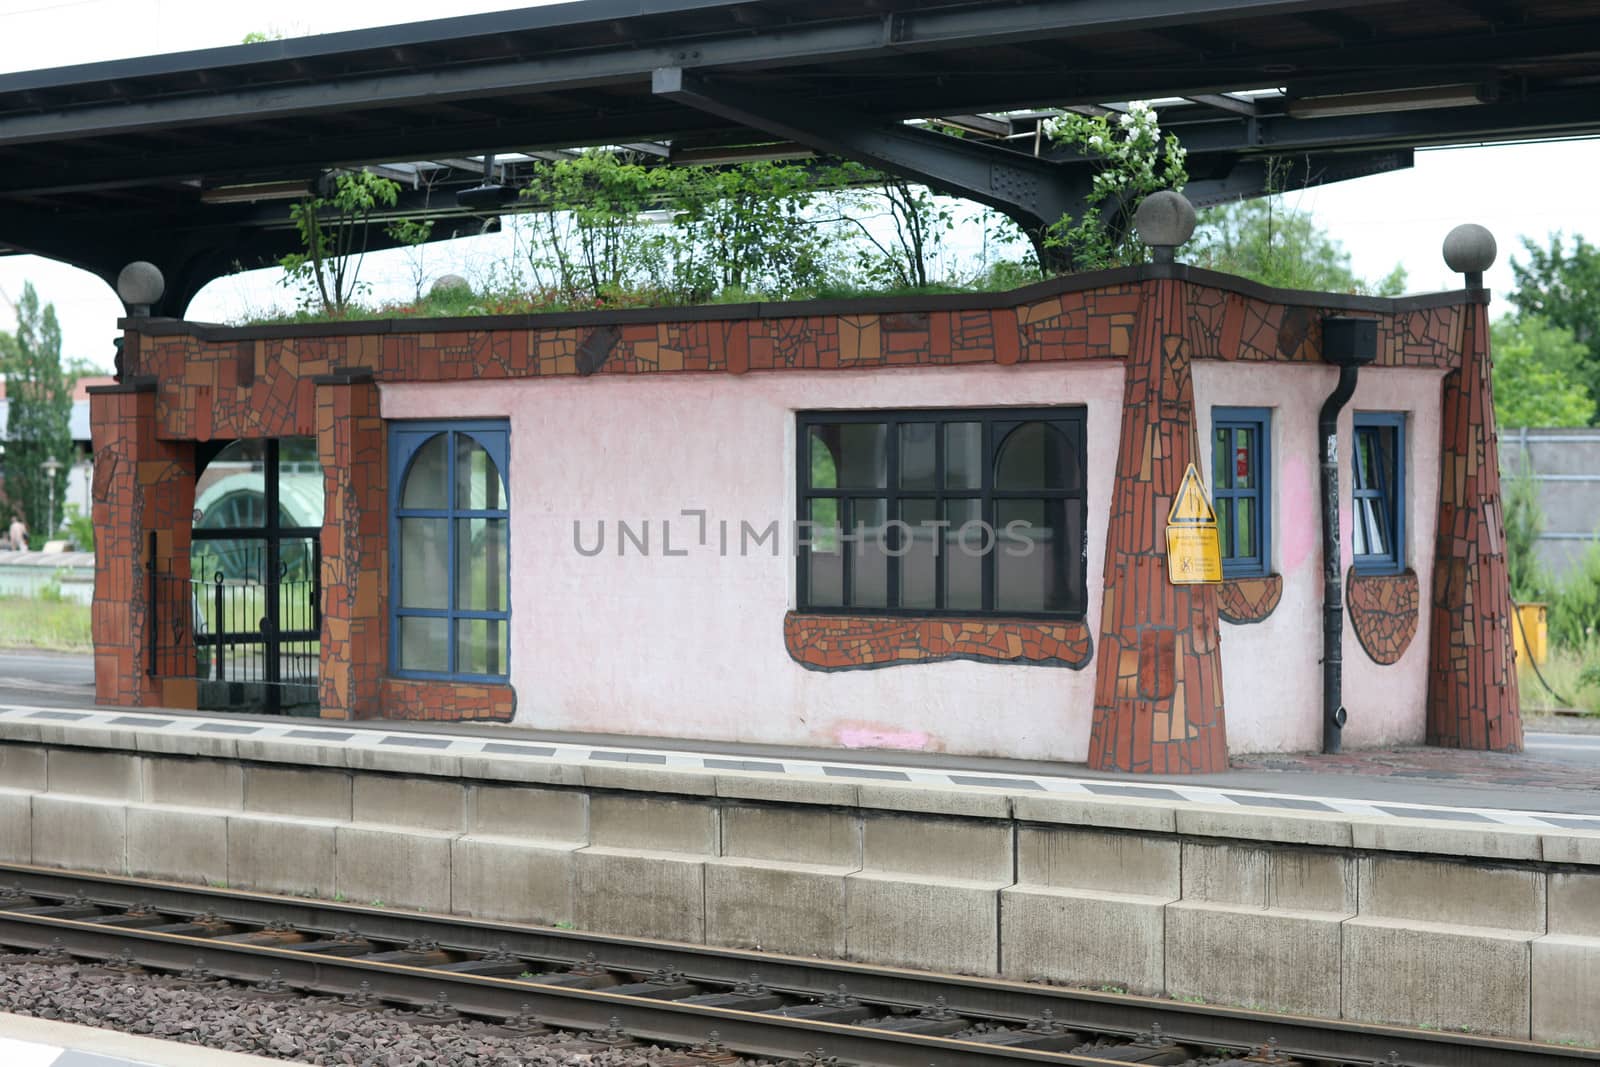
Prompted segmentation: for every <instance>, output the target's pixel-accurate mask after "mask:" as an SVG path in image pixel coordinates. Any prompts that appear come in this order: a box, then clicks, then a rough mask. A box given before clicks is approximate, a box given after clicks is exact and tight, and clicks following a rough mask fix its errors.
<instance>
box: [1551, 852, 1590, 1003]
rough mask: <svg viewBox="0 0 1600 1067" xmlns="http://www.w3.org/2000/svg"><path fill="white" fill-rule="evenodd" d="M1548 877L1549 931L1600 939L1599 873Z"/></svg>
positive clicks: (1564, 874)
mask: <svg viewBox="0 0 1600 1067" xmlns="http://www.w3.org/2000/svg"><path fill="white" fill-rule="evenodd" d="M1548 878H1549V881H1548V882H1547V888H1546V891H1547V893H1548V894H1549V898H1548V899H1549V909H1548V910H1547V911H1546V913H1545V914H1546V916H1547V917H1548V921H1549V930H1550V932H1551V933H1552V934H1576V935H1578V936H1580V937H1600V874H1589V873H1587V872H1579V873H1563V872H1559V871H1552V872H1550V874H1549V875H1548ZM1597 992H1600V991H1597ZM1595 1003H1596V1004H1600V999H1596V1001H1595Z"/></svg>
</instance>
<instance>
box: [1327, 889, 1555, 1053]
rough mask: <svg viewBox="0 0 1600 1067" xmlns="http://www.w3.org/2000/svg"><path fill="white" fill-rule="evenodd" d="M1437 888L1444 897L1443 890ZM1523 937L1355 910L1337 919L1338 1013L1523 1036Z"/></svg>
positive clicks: (1527, 955)
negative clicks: (1340, 935) (1340, 924)
mask: <svg viewBox="0 0 1600 1067" xmlns="http://www.w3.org/2000/svg"><path fill="white" fill-rule="evenodd" d="M1440 894H1441V896H1443V897H1445V898H1446V899H1448V896H1449V893H1448V890H1445V889H1441V890H1440ZM1364 900H1365V895H1364V894H1363V902H1364ZM1531 940H1532V938H1531V936H1530V935H1528V934H1522V933H1517V932H1514V931H1509V930H1495V929H1490V928H1487V927H1482V926H1450V925H1447V924H1443V923H1429V924H1426V925H1420V924H1415V923H1410V922H1406V921H1404V920H1395V919H1380V918H1369V917H1368V916H1366V915H1358V916H1356V917H1355V918H1354V919H1349V920H1347V921H1346V922H1345V924H1344V948H1343V953H1342V955H1343V960H1342V973H1343V975H1344V1017H1345V1018H1347V1019H1353V1020H1355V1021H1357V1022H1371V1023H1397V1024H1402V1025H1405V1026H1423V1027H1432V1028H1435V1029H1440V1030H1461V1029H1471V1030H1472V1031H1473V1032H1475V1033H1480V1034H1493V1035H1499V1036H1506V1037H1523V1038H1525V1037H1527V1036H1528V1035H1529V1032H1530V1031H1529V1012H1528V999H1529V991H1530V986H1531V982H1532V973H1531V952H1530V947H1529V942H1530V941H1531Z"/></svg>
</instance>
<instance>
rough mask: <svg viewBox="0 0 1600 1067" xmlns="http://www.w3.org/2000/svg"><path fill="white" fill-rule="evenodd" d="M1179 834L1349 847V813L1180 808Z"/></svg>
mask: <svg viewBox="0 0 1600 1067" xmlns="http://www.w3.org/2000/svg"><path fill="white" fill-rule="evenodd" d="M1177 828H1178V833H1180V834H1192V835H1194V836H1195V837H1230V838H1235V839H1238V840H1241V841H1278V842H1282V843H1283V844H1289V845H1326V846H1329V847H1333V848H1348V847H1350V842H1351V840H1352V838H1351V831H1350V816H1348V815H1340V814H1336V813H1331V812H1328V813H1323V812H1309V811H1305V812H1291V811H1263V810H1260V809H1255V808H1202V807H1195V808H1180V809H1178V812H1177Z"/></svg>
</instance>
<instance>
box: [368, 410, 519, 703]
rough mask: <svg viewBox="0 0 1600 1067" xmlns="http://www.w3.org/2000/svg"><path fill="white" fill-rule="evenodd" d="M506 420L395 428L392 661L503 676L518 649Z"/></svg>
mask: <svg viewBox="0 0 1600 1067" xmlns="http://www.w3.org/2000/svg"><path fill="white" fill-rule="evenodd" d="M509 438H510V430H509V428H508V426H507V424H506V423H505V422H503V421H465V420H463V421H451V422H395V423H391V424H390V426H389V516H390V518H389V545H390V549H389V603H390V605H391V609H390V615H391V618H390V627H389V667H390V670H391V671H392V672H393V673H395V674H397V675H401V676H404V677H409V678H444V679H472V680H476V681H496V680H500V679H503V678H505V677H506V674H507V669H508V660H509V655H510V639H511V601H510V590H509V585H510V562H509V556H510V552H509V550H510V532H511V531H510V526H511V513H510V510H509V505H510V501H509V499H508V497H507V495H506V469H507V466H506V461H507V458H508V452H509Z"/></svg>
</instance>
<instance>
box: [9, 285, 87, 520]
mask: <svg viewBox="0 0 1600 1067" xmlns="http://www.w3.org/2000/svg"><path fill="white" fill-rule="evenodd" d="M0 371H3V372H4V374H5V377H6V395H7V397H8V398H9V399H10V402H11V403H10V409H11V410H10V416H9V418H8V420H7V425H6V466H5V472H6V497H7V498H8V499H9V500H10V502H11V506H12V507H13V508H15V509H16V510H18V511H19V512H20V513H21V514H22V521H23V522H25V523H27V524H28V530H29V533H30V535H31V536H32V537H34V538H36V539H44V538H49V537H50V536H52V535H53V533H54V531H53V530H52V529H51V522H50V514H51V511H52V510H53V511H54V513H55V517H56V518H57V519H60V518H63V517H64V515H63V506H62V505H63V501H64V500H65V498H66V491H67V471H68V469H69V468H70V466H71V463H72V429H71V418H72V384H71V382H69V381H68V380H67V378H66V376H65V375H64V374H63V373H62V369H61V327H60V325H59V324H58V323H57V322H56V309H55V307H54V305H51V304H45V305H44V306H43V307H40V305H39V294H38V293H37V292H35V291H34V288H33V285H32V283H29V284H27V285H24V286H23V288H22V298H21V299H20V300H18V301H17V332H16V334H15V335H14V336H10V337H7V336H5V335H3V334H0ZM51 458H54V459H55V460H56V461H57V462H58V463H60V464H61V466H60V468H59V469H58V470H57V471H56V472H55V474H54V476H53V477H52V476H50V475H48V474H46V472H45V470H44V464H45V462H46V461H47V460H49V459H51ZM52 501H54V504H53V506H52ZM9 518H10V516H9V515H8V516H6V519H7V520H8V521H9Z"/></svg>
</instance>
